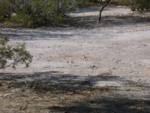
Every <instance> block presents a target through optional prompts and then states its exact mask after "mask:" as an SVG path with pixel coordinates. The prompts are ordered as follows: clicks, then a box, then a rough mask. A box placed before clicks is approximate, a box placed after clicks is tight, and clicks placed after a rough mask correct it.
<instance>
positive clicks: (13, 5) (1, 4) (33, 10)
mask: <svg viewBox="0 0 150 113" xmlns="http://www.w3.org/2000/svg"><path fill="white" fill-rule="evenodd" d="M74 4H75V3H74V0H0V20H1V21H4V22H5V24H6V25H7V26H11V25H12V24H14V23H15V24H17V25H20V26H27V27H33V26H35V27H36V26H42V25H44V26H48V25H56V24H58V23H59V24H60V23H62V22H63V19H64V16H65V15H64V14H65V12H66V11H68V10H70V9H72V8H73V7H74Z"/></svg>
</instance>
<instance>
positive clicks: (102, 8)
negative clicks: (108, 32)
mask: <svg viewBox="0 0 150 113" xmlns="http://www.w3.org/2000/svg"><path fill="white" fill-rule="evenodd" d="M100 2H101V4H103V1H102V0H100ZM110 2H111V0H106V1H105V3H104V4H103V5H102V7H101V9H100V11H99V19H98V21H99V23H100V22H101V19H102V12H103V10H104V9H105V7H107V6H108V5H109V3H110Z"/></svg>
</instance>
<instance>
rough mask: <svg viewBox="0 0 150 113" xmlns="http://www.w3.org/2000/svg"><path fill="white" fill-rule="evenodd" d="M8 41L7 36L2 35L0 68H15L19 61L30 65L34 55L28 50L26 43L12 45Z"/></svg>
mask: <svg viewBox="0 0 150 113" xmlns="http://www.w3.org/2000/svg"><path fill="white" fill-rule="evenodd" d="M8 42H9V40H8V39H7V38H5V37H2V36H1V37H0V68H1V69H2V68H6V67H12V68H15V67H16V66H17V65H18V64H19V63H20V64H25V66H26V67H28V66H29V64H30V63H31V62H32V56H31V55H30V53H29V52H28V51H27V50H26V48H25V44H18V45H16V46H11V45H9V44H8Z"/></svg>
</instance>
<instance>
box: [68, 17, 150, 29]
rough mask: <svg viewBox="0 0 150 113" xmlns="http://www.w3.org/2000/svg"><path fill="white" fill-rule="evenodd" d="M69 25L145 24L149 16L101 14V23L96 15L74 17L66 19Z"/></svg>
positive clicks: (95, 26)
mask: <svg viewBox="0 0 150 113" xmlns="http://www.w3.org/2000/svg"><path fill="white" fill-rule="evenodd" d="M67 22H68V24H69V25H70V26H73V27H77V28H84V29H92V28H101V27H114V26H122V25H123V26H126V25H135V24H145V23H149V22H150V17H142V16H132V15H124V16H103V17H102V21H101V23H98V16H84V17H75V18H72V19H70V21H69V20H68V21H67Z"/></svg>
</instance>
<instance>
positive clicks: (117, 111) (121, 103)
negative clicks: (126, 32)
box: [0, 72, 150, 113]
mask: <svg viewBox="0 0 150 113" xmlns="http://www.w3.org/2000/svg"><path fill="white" fill-rule="evenodd" d="M0 81H11V82H10V84H9V88H30V89H32V90H33V91H35V92H40V93H44V92H52V93H54V92H55V93H56V95H57V94H60V93H61V94H67V93H70V92H72V93H71V94H72V98H74V94H76V93H81V92H84V91H95V90H99V93H97V94H96V95H94V96H93V97H92V99H91V98H89V99H86V100H84V101H83V100H81V102H71V103H68V104H67V105H61V106H51V107H48V108H46V109H48V110H49V113H150V100H149V99H143V98H142V97H140V98H139V97H136V93H135V94H134V93H133V97H132V96H128V90H126V91H124V92H126V93H125V94H124V95H118V93H117V92H118V91H119V90H117V89H113V88H114V87H102V88H103V89H104V88H105V91H107V92H110V93H109V95H106V96H105V95H103V96H102V95H101V93H102V91H104V90H102V89H101V88H94V85H95V83H96V82H100V81H115V82H122V83H124V85H127V84H128V85H130V86H131V87H135V89H133V90H136V87H140V86H138V85H137V84H136V83H134V82H133V81H130V80H125V79H123V78H121V77H118V76H114V75H111V74H110V73H103V74H100V75H97V76H78V75H64V74H57V73H54V72H53V73H50V72H41V73H34V74H28V75H27V74H22V75H21V74H19V75H16V74H10V73H1V74H0ZM130 86H129V87H130ZM123 87H124V86H123ZM112 90H113V93H112V92H111V91H112ZM148 90H149V88H148ZM139 91H140V92H142V90H139ZM130 92H132V91H130ZM133 92H134V91H133ZM147 96H148V95H147ZM147 98H149V97H147Z"/></svg>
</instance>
